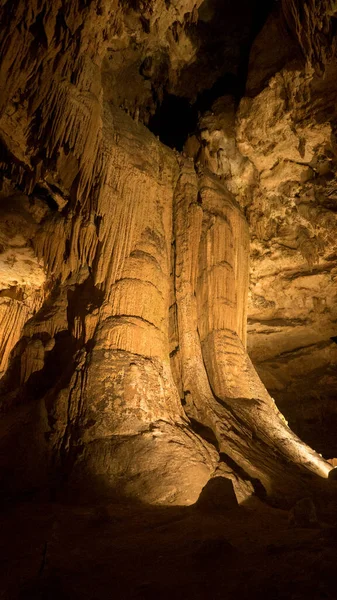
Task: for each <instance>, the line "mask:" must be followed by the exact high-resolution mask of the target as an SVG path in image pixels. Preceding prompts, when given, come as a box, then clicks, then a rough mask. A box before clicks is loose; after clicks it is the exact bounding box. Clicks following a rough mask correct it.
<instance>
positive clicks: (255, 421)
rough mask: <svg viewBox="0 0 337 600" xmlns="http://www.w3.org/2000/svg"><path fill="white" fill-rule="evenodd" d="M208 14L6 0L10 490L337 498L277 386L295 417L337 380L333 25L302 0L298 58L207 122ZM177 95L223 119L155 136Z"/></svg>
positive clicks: (284, 61)
mask: <svg viewBox="0 0 337 600" xmlns="http://www.w3.org/2000/svg"><path fill="white" fill-rule="evenodd" d="M206 4H207V5H206V6H204V5H203V6H202V7H201V6H200V5H201V2H199V1H198V2H195V1H193V0H191V1H190V2H186V1H185V2H184V1H179V2H178V1H177V2H169V1H165V2H161V1H157V0H152V1H149V2H133V3H131V2H130V3H128V2H118V1H117V0H116V1H108V0H86V1H85V2H83V1H81V0H77V1H76V2H72V3H71V5H70V4H69V3H68V4H66V3H64V2H62V1H61V0H57V1H56V2H53V3H50V2H49V0H43V1H42V2H41V1H37V0H33V1H32V2H30V3H29V6H28V8H27V7H26V6H25V5H24V3H22V2H21V1H20V0H15V1H14V2H13V0H8V1H7V2H3V3H2V5H1V8H0V21H1V23H3V27H2V28H1V33H0V36H1V47H2V56H1V64H0V82H1V88H2V95H1V105H0V141H1V168H2V191H1V196H0V211H1V223H0V287H1V289H0V331H1V334H2V335H1V339H0V361H1V362H0V371H1V375H2V379H1V383H0V391H1V413H2V422H1V427H0V447H1V454H0V467H1V476H2V482H3V487H4V489H5V490H6V493H7V494H8V493H10V494H14V493H18V492H27V490H29V491H31V490H36V489H38V490H41V489H48V490H50V492H51V493H52V494H56V495H57V494H60V493H63V492H64V493H67V494H70V495H78V496H80V497H87V496H89V497H95V498H97V497H99V498H101V497H109V498H111V497H112V496H114V495H117V496H128V497H130V496H131V497H134V498H137V499H138V500H140V501H142V502H145V503H161V504H192V503H194V502H196V501H197V499H198V497H199V494H200V492H201V490H202V488H203V487H204V486H205V484H206V483H207V482H208V481H209V479H210V478H212V477H215V476H216V477H227V478H229V479H231V480H232V482H233V486H234V490H235V492H236V495H237V498H238V499H239V500H244V499H246V498H247V497H248V496H249V495H251V494H253V493H254V491H255V490H260V491H261V489H262V490H263V494H264V495H265V496H267V497H269V498H270V500H273V501H275V502H278V503H280V504H285V505H287V504H289V503H291V502H293V501H294V500H295V499H298V498H301V497H303V495H304V494H305V493H306V492H307V490H308V489H309V490H310V493H313V494H318V493H319V492H322V491H323V490H325V491H326V490H327V489H328V487H327V485H328V482H327V481H326V478H327V476H328V474H329V472H330V470H331V465H330V463H328V462H326V461H325V460H324V459H323V458H322V457H321V456H320V455H319V454H317V453H316V452H315V451H314V450H312V449H311V448H310V447H309V446H307V445H306V444H305V443H304V442H302V441H301V440H300V439H299V438H298V437H297V436H296V435H295V434H294V433H293V432H292V431H291V429H290V428H289V427H288V425H287V422H286V420H285V419H284V417H283V416H282V414H281V413H280V412H279V410H278V408H277V406H276V404H275V401H274V399H273V397H272V396H271V395H270V393H269V392H272V393H273V395H274V396H275V397H276V399H278V398H277V394H278V392H280V394H279V396H280V397H279V400H280V405H281V404H282V403H283V404H284V406H285V407H287V406H288V404H289V403H290V402H293V401H294V398H296V396H297V395H298V394H299V395H300V396H301V398H302V397H303V395H304V393H305V392H304V391H303V390H302V388H301V385H300V383H299V380H298V374H299V373H300V374H301V376H302V379H306V380H308V379H310V378H312V379H313V380H314V379H315V380H316V379H317V374H316V373H317V368H318V364H319V369H320V370H319V373H320V381H319V382H317V384H318V383H319V385H320V386H321V385H323V388H324V390H325V389H327V388H329V389H330V387H331V386H333V385H334V384H335V383H336V377H335V375H334V374H331V372H330V370H329V368H330V366H331V362H333V361H335V360H336V358H337V356H336V350H335V348H336V345H335V344H334V341H333V340H331V338H333V337H334V336H335V334H336V330H335V329H334V323H335V322H336V320H337V315H336V309H335V297H336V289H335V284H334V276H335V267H336V260H335V258H336V257H335V255H336V244H335V239H334V236H333V230H334V227H335V221H336V218H335V217H336V215H335V210H334V208H335V206H334V202H335V200H334V194H335V187H334V186H335V179H334V175H335V141H334V131H335V130H334V125H333V119H334V116H335V112H334V111H335V108H336V107H335V102H334V94H335V77H334V74H335V71H334V64H333V56H334V54H333V50H331V52H330V51H329V52H328V51H324V50H323V49H322V50H321V51H320V52H318V47H317V44H316V42H315V44H316V45H315V44H314V42H313V40H316V37H315V36H316V34H315V28H318V29H319V28H321V29H322V28H323V29H324V31H326V30H327V31H328V33H329V35H330V34H331V31H332V30H331V27H330V25H329V24H330V21H329V19H328V20H327V18H326V16H324V18H323V17H322V12H321V10H320V8H319V6H318V5H317V6H316V4H315V3H314V2H313V3H312V4H313V6H312V7H311V9H310V10H311V12H310V14H311V16H312V19H313V21H312V22H311V21H310V19H309V20H308V18H307V17H305V18H304V17H303V15H302V13H301V11H300V10H299V8H298V3H296V2H286V1H285V2H284V3H283V9H281V8H280V9H279V12H278V13H277V14H276V13H275V15H273V16H272V17H271V18H272V19H274V20H273V23H274V25H273V27H274V29H275V31H278V32H280V31H283V29H282V28H286V30H287V32H288V33H287V35H289V36H290V37H291V39H292V44H293V46H294V48H296V52H295V54H296V57H295V58H293V59H292V60H290V57H288V55H287V53H284V55H283V56H282V57H281V61H280V60H279V57H278V60H277V62H276V63H275V64H273V61H272V60H271V56H270V55H268V64H267V66H266V67H265V68H264V65H263V64H261V60H260V59H259V60H258V61H257V62H258V64H259V69H257V70H256V77H255V79H254V78H253V79H252V81H253V84H252V85H251V86H250V87H249V84H248V85H247V96H246V97H244V98H242V100H241V102H240V104H239V106H238V97H237V96H236V97H234V96H233V89H234V88H235V90H236V92H235V93H236V94H237V93H238V89H239V87H240V86H238V85H234V86H229V87H232V89H228V90H227V92H228V93H225V94H224V93H219V95H218V97H217V99H216V100H215V102H213V100H214V98H212V101H211V105H210V106H209V110H205V109H204V104H205V97H203V98H201V96H200V94H201V93H202V92H203V91H204V90H203V89H202V88H201V89H200V88H199V87H198V86H196V88H194V89H191V90H190V95H188V87H189V86H188V81H189V78H190V77H191V73H192V74H193V72H194V71H193V68H195V66H196V65H199V64H204V67H203V68H204V69H206V70H207V69H208V65H209V56H208V57H206V58H207V60H206V58H205V62H204V63H203V62H202V61H201V63H200V62H199V61H200V60H201V59H200V53H199V51H200V52H201V49H202V48H203V45H202V38H200V39H199V37H198V36H199V35H201V34H202V31H203V28H205V27H206V24H207V23H208V22H211V21H212V19H213V18H214V15H215V18H216V15H217V10H219V7H218V6H217V3H213V4H214V6H213V4H212V3H211V2H210V3H206ZM332 4H333V3H331V2H330V4H329V11H330V13H328V14H330V16H331V18H332V17H333V15H334V7H333V6H332ZM199 8H200V11H199ZM199 12H200V15H201V21H202V23H203V24H202V25H201V28H198V27H197V23H198V19H199ZM249 14H251V13H249ZM212 15H213V16H212ZM320 19H321V20H320ZM322 19H323V20H322ZM237 22H238V21H235V23H237ZM269 22H270V21H267V24H266V27H267V26H268V23H269ZM309 25H310V27H309ZM213 26H214V23H213ZM329 27H330V29H329ZM301 28H302V29H301ZM234 29H235V28H234ZM251 31H252V32H253V30H251ZM200 32H201V33H200ZM295 34H296V35H295ZM207 35H208V44H209V43H210V37H211V32H210V31H208V34H207ZM250 35H252V33H251V34H250ZM260 35H261V36H262V39H265V37H266V34H265V31H264V30H262V32H261V34H260ZM326 35H327V34H326ZM329 35H328V37H329ZM331 35H332V34H331ZM263 36H264V37H263ZM296 36H297V37H296ZM310 36H311V37H310ZM237 39H239V40H240V39H241V38H240V36H238V37H237ZM242 39H244V40H246V41H245V43H247V39H249V35H248V34H247V33H245V34H243V38H242ZM259 39H260V38H257V41H256V46H254V47H253V49H252V54H251V64H254V52H255V53H256V54H258V49H259V47H260V46H259V44H260V42H259ZM329 39H330V38H329ZM272 42H273V40H271V43H272ZM324 44H325V41H322V42H321V46H322V48H323V47H324ZM206 47H207V48H208V45H207V44H206ZM303 52H304V53H305V54H304V55H303ZM206 54H207V53H206ZM234 54H235V53H234ZM223 59H224V60H225V58H224V57H223ZM233 60H234V58H233V56H232V55H231V58H230V59H228V62H227V63H226V65H225V66H224V67H223V68H222V67H221V65H220V66H218V67H217V68H218V70H219V73H220V72H221V77H224V75H225V73H226V71H225V69H226V68H227V69H231V74H232V75H233V77H237V76H238V73H239V71H240V69H239V64H238V62H235V61H234V62H235V65H234V67H233V64H232V61H233ZM237 60H239V59H237ZM289 61H290V62H289ZM165 65H166V66H165ZM164 67H165V68H164ZM241 67H242V65H241V66H240V68H241ZM252 68H253V67H252ZM165 69H166V70H165ZM280 69H281V70H280ZM322 71H324V77H323V76H322ZM163 72H164V73H165V77H164V78H163V77H162V74H163ZM215 72H218V71H216V70H215ZM186 73H187V75H186ZM260 73H262V74H263V75H262V76H261V77H260ZM185 78H186V79H185ZM229 79H230V78H229ZM201 80H202V81H204V84H203V85H204V86H205V88H207V85H209V87H211V86H213V88H212V89H213V92H212V95H214V93H215V92H216V89H217V87H216V86H215V88H214V83H216V82H214V81H213V80H212V81H210V80H209V78H208V77H207V76H206V75H205V74H204V75H203V78H201ZM227 80H228V77H227V79H226V78H225V79H224V80H223V79H221V82H222V83H223V81H227ZM184 81H185V82H186V81H187V84H186V83H182V82H184ZM207 81H208V84H207V85H206V83H205V82H207ZM248 83H249V79H248ZM200 85H201V84H200ZM220 87H221V86H220ZM173 92H175V93H177V95H178V96H179V95H180V96H181V97H184V98H185V100H186V97H187V98H188V100H189V101H190V102H196V106H197V107H198V108H200V109H202V110H199V117H198V122H197V123H196V124H195V131H193V132H190V135H189V136H188V139H187V140H186V144H185V147H184V151H183V152H181V153H179V152H177V151H175V150H174V149H172V148H169V147H167V146H165V145H164V144H163V143H162V142H161V141H160V139H158V138H157V137H156V136H155V135H154V134H153V133H152V132H151V131H150V130H149V128H148V127H146V124H149V125H151V117H153V116H154V114H155V113H156V112H157V111H158V110H160V107H161V103H162V101H163V98H164V95H165V94H172V93H173ZM200 98H201V99H200ZM201 100H202V102H201ZM326 115H328V118H327V117H326ZM144 123H145V124H144ZM249 255H250V256H251V267H250V269H251V270H250V279H249ZM247 315H248V323H249V328H248V351H249V354H250V357H251V358H250V357H249V355H248V352H247ZM252 361H253V362H252ZM253 363H255V365H256V367H257V370H256V369H255V367H254V366H253ZM328 363H329V365H328ZM258 373H259V374H258ZM259 375H260V376H261V378H262V380H263V381H264V383H265V384H266V386H267V388H268V390H269V391H267V389H266V387H265V385H264V384H263V383H262V380H261V379H260V376H259ZM329 378H330V379H329ZM307 385H308V384H307ZM297 390H299V391H297ZM324 393H326V392H324ZM327 397H328V395H326V398H327ZM292 414H296V410H295V412H294V413H292ZM294 420H296V419H294ZM330 483H331V482H330ZM331 486H333V484H332V483H331V485H330V487H331ZM329 489H330V488H329Z"/></svg>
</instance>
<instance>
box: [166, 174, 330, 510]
mask: <svg viewBox="0 0 337 600" xmlns="http://www.w3.org/2000/svg"><path fill="white" fill-rule="evenodd" d="M175 232H176V297H177V314H178V332H179V347H180V356H181V362H182V367H181V371H182V380H183V392H184V396H185V400H186V406H185V410H186V413H187V414H188V415H190V416H191V417H193V418H194V419H195V420H196V421H198V422H199V423H201V424H203V425H205V426H207V427H209V428H211V429H212V431H213V432H214V434H215V436H216V439H217V442H218V446H219V451H220V453H223V455H224V457H226V456H227V458H229V459H230V460H231V461H234V463H235V464H236V465H237V467H238V469H239V470H240V469H243V472H244V473H245V474H246V475H248V476H250V477H251V478H254V479H258V480H259V481H260V482H261V483H262V484H263V486H264V488H265V491H266V493H267V495H268V496H270V497H271V498H272V497H273V498H275V499H276V500H280V501H281V502H284V503H286V502H287V501H289V502H291V501H292V500H293V499H294V498H295V497H297V496H299V495H301V494H303V493H304V490H305V489H307V485H308V480H310V481H311V484H312V485H314V486H315V485H316V483H317V485H319V480H320V477H327V475H328V473H329V471H330V469H331V467H330V465H329V464H328V463H326V462H325V461H324V460H323V459H322V458H321V457H320V456H319V455H318V454H317V453H316V452H314V451H313V450H311V449H310V448H309V447H308V446H306V445H305V444H304V443H302V442H301V440H299V439H298V438H297V436H296V435H295V434H294V433H293V432H292V431H291V430H290V429H289V428H288V426H287V425H286V423H285V420H284V418H283V417H282V415H281V414H280V413H279V411H278V409H277V408H276V406H275V403H274V401H273V399H272V398H271V397H270V396H269V394H268V392H267V390H266V389H265V387H264V386H263V384H262V382H261V381H260V379H259V377H258V375H257V373H256V371H255V369H254V367H253V365H252V363H251V361H250V359H249V357H248V355H247V352H246V348H245V328H246V306H247V289H248V259H249V236H248V228H247V224H246V222H245V219H244V216H243V214H242V213H241V211H240V208H239V206H238V205H237V204H236V202H235V200H234V199H233V198H232V196H231V195H230V194H229V192H228V191H227V190H226V188H224V187H223V186H222V184H221V183H220V182H219V180H218V179H217V178H216V177H214V176H213V175H212V174H210V173H209V174H207V175H201V176H199V177H197V176H196V174H195V172H194V169H193V166H192V165H191V163H185V166H184V167H183V169H182V173H181V176H180V180H179V182H178V185H177V188H176V203H175ZM305 474H306V475H307V476H305ZM314 474H315V475H318V476H320V477H314Z"/></svg>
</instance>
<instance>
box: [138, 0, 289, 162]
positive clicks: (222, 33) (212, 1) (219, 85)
mask: <svg viewBox="0 0 337 600" xmlns="http://www.w3.org/2000/svg"><path fill="white" fill-rule="evenodd" d="M278 4H279V3H278V0H262V1H259V2H258V1H256V0H255V1H254V2H252V1H251V0H239V1H238V2H236V3H235V6H234V5H233V3H232V2H230V1H228V0H226V1H225V2H224V1H223V0H204V2H203V3H202V4H201V6H200V7H199V20H198V22H197V24H196V25H191V26H190V27H189V29H188V30H187V32H188V35H189V37H190V39H191V41H192V42H193V43H194V44H195V46H196V47H197V48H198V50H197V53H196V56H195V59H194V61H192V63H191V64H190V65H188V66H185V67H184V68H183V69H182V71H181V72H180V74H179V80H178V82H177V83H176V84H175V85H174V86H173V87H172V86H170V85H166V86H164V89H163V98H162V101H157V103H156V111H155V113H154V114H153V115H152V117H151V118H150V119H149V122H148V128H149V129H150V131H151V132H152V133H154V134H155V135H156V136H158V137H159V139H160V141H161V142H162V143H163V144H165V145H166V146H169V147H170V148H175V149H176V150H178V151H179V152H181V151H182V150H183V148H184V144H185V142H186V141H187V138H188V137H189V136H190V135H193V134H194V133H196V132H197V130H198V118H199V116H201V115H202V114H203V113H205V112H206V111H208V110H212V105H213V103H214V102H215V101H216V100H218V99H219V98H220V97H222V96H225V95H231V96H233V97H234V99H235V103H236V105H238V104H239V102H240V100H241V98H242V97H243V96H244V93H245V87H246V80H247V75H248V63H249V54H250V50H251V46H252V43H253V41H254V39H255V38H256V36H257V34H258V33H259V31H260V30H261V28H262V27H263V25H264V24H265V22H266V20H267V18H268V16H269V15H270V14H271V12H272V11H274V10H277V8H278ZM154 94H155V95H156V90H155V89H154Z"/></svg>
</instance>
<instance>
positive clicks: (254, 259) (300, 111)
mask: <svg viewBox="0 0 337 600" xmlns="http://www.w3.org/2000/svg"><path fill="white" fill-rule="evenodd" d="M309 4H310V6H309ZM332 4H333V3H332ZM332 4H331V3H326V6H325V9H324V10H323V3H314V2H312V3H307V4H305V6H304V7H302V8H301V6H300V3H298V2H297V3H296V2H288V3H287V2H284V6H283V12H282V11H281V10H279V11H276V12H274V13H273V14H272V15H271V16H270V17H269V20H268V21H267V22H266V25H265V26H264V28H263V29H262V31H261V33H260V35H259V36H258V37H257V39H256V41H255V43H254V45H253V48H252V52H251V57H250V65H249V76H248V81H247V90H246V94H247V95H246V97H245V98H243V99H242V101H241V103H240V106H239V109H238V111H237V113H236V114H235V102H234V99H233V97H230V96H224V97H222V98H219V99H218V100H217V101H216V102H215V103H214V104H213V106H212V110H211V111H208V112H206V113H205V114H204V115H202V116H201V118H200V119H199V133H198V134H197V135H196V136H192V137H190V138H189V139H188V141H187V143H186V145H185V151H186V152H187V154H188V155H189V156H191V157H193V159H194V160H196V161H199V162H200V163H201V164H202V165H204V166H207V168H209V169H210V170H211V171H212V172H213V173H216V174H217V176H218V177H220V178H221V179H222V180H224V181H225V183H226V185H227V187H228V188H229V189H230V190H231V192H232V193H233V194H234V195H235V197H236V199H237V201H238V202H239V204H240V205H241V206H242V207H243V209H244V212H245V214H246V216H247V220H248V223H249V226H250V238H251V243H250V258H251V263H250V265H251V266H250V289H249V302H248V351H249V354H250V356H251V358H252V360H253V363H254V364H255V366H256V368H257V370H258V373H259V375H260V376H261V378H262V380H263V382H264V383H265V385H266V387H267V388H268V390H269V391H270V393H271V394H272V396H273V397H274V398H275V399H276V401H277V403H278V406H279V407H280V409H281V410H282V411H283V412H284V413H285V415H286V417H287V419H289V422H290V424H291V426H292V427H294V428H295V429H296V431H297V432H298V433H299V434H300V435H302V436H304V437H305V439H306V441H308V442H310V444H312V445H313V446H314V447H315V448H316V449H317V450H319V451H320V452H323V453H324V454H325V455H326V456H334V455H335V453H336V442H335V436H334V433H333V431H334V429H333V426H332V424H333V423H336V420H337V405H336V390H337V369H336V365H337V346H336V343H335V339H334V338H335V337H336V334H337V326H336V323H337V314H336V293H337V287H336V267H337V263H336V257H337V247H336V236H335V229H336V206H337V204H336V201H337V196H336V187H337V184H336V142H335V126H336V125H335V124H336V103H335V98H336V63H335V59H334V57H335V50H334V48H335V45H334V44H335V42H334V40H332V38H331V36H332V27H333V26H332V21H331V19H332V18H333V15H335V12H334V11H335V9H334V8H333V6H332ZM303 15H304V16H303ZM292 30H293V31H292ZM317 30H319V31H321V32H322V35H320V37H319V40H320V42H319V44H317V39H318V37H317ZM315 32H316V33H315ZM323 32H324V33H323ZM295 34H296V35H295ZM296 38H298V39H300V41H301V45H300V46H299V45H298V44H297V40H296ZM324 44H325V45H324ZM303 53H304V54H305V56H303ZM322 71H324V75H322ZM318 426H319V427H318ZM322 430H323V432H324V433H323V435H322Z"/></svg>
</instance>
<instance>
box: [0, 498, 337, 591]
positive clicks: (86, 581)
mask: <svg viewBox="0 0 337 600" xmlns="http://www.w3.org/2000/svg"><path fill="white" fill-rule="evenodd" d="M288 519H289V515H288V513H287V512H286V511H281V510H277V509H272V508H270V507H268V506H266V505H264V504H262V503H261V502H260V501H258V500H254V501H252V502H250V503H249V505H247V506H241V507H237V508H233V509H231V510H227V511H223V512H219V511H214V510H213V511H212V510H211V509H209V510H207V509H206V510H205V509H203V510H200V509H198V508H196V507H195V506H192V507H162V508H158V507H157V508H155V507H149V506H139V505H138V506H137V505H133V504H125V503H124V504H121V503H111V504H104V505H95V506H93V505H90V506H89V505H82V506H73V505H70V504H60V503H44V502H36V501H34V502H32V501H25V502H21V503H18V504H16V505H15V506H14V505H12V506H11V507H9V506H7V507H2V511H1V516H0V527H1V538H0V548H1V550H0V555H1V562H0V581H1V587H0V598H1V599H4V600H12V599H13V600H14V599H16V598H18V599H20V600H23V599H24V600H28V599H29V600H34V599H37V600H40V599H48V600H49V599H50V600H65V599H67V600H77V599H81V600H100V599H116V600H129V599H133V598H134V599H144V600H154V599H158V600H169V599H170V600H172V599H175V600H180V599H181V600H183V599H191V600H197V599H205V600H206V599H207V600H212V599H217V598H219V599H220V598H221V599H227V598H228V599H232V598H237V599H240V600H241V599H242V600H245V599H247V600H248V598H249V599H255V598H259V599H260V598H268V599H269V600H278V599H289V600H297V599H306V600H308V599H321V598H331V599H336V597H337V590H336V558H337V552H336V545H337V542H336V536H337V528H336V526H335V525H334V524H331V523H330V524H327V523H323V524H321V525H319V526H316V527H312V528H298V527H290V526H289V524H288Z"/></svg>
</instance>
